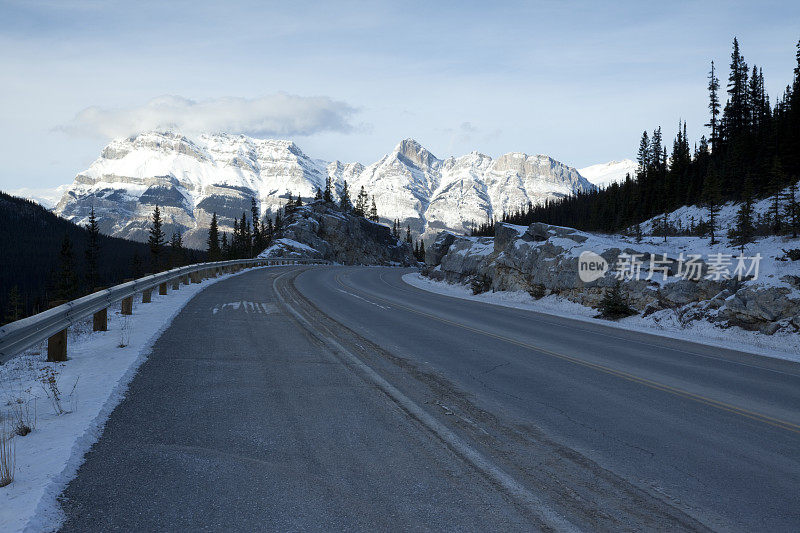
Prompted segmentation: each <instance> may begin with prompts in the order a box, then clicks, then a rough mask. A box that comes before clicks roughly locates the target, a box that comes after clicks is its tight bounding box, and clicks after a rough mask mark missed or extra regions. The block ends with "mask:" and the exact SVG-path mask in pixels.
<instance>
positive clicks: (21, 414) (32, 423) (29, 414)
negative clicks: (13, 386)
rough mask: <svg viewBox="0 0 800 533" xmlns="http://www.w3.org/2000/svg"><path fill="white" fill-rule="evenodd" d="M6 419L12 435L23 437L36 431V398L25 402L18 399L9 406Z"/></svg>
mask: <svg viewBox="0 0 800 533" xmlns="http://www.w3.org/2000/svg"><path fill="white" fill-rule="evenodd" d="M31 403H33V406H32V407H31ZM8 419H9V420H10V421H11V432H12V433H13V434H14V435H18V436H20V437H24V436H25V435H27V434H28V433H30V432H31V431H33V430H34V429H36V398H35V397H34V398H33V399H31V400H28V401H27V402H26V401H23V400H22V399H21V398H20V399H19V400H18V401H17V402H16V403H14V404H13V405H12V406H11V410H10V411H9V413H8Z"/></svg>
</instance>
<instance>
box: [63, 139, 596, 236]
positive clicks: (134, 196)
mask: <svg viewBox="0 0 800 533" xmlns="http://www.w3.org/2000/svg"><path fill="white" fill-rule="evenodd" d="M328 176H330V177H331V178H332V179H333V181H334V184H335V187H336V190H337V191H341V189H342V186H343V183H344V182H345V181H347V183H348V185H349V187H350V190H351V191H352V193H353V196H355V194H356V193H357V192H358V191H359V189H360V188H361V187H362V186H364V187H365V189H366V190H367V191H368V192H369V194H371V195H374V196H375V201H376V204H377V208H378V212H379V214H380V215H381V217H382V221H384V222H387V223H389V224H391V223H392V222H393V221H394V220H395V219H400V222H401V224H402V225H403V226H406V225H409V226H411V229H412V231H413V232H414V233H415V234H426V235H433V234H435V232H436V231H439V230H441V229H447V230H450V231H455V232H465V231H466V230H468V228H469V227H470V225H471V224H472V222H475V223H481V222H483V221H485V220H486V219H487V218H491V217H493V216H499V215H500V214H502V212H503V211H509V210H513V209H517V208H519V207H523V206H525V205H527V203H528V202H531V203H534V204H536V203H540V202H543V201H545V200H546V199H548V198H553V197H558V196H564V195H569V194H574V193H577V192H583V191H588V190H591V189H593V188H594V186H593V185H592V184H591V183H589V182H588V181H586V179H584V178H583V177H582V176H581V175H580V174H579V173H578V171H576V170H575V169H574V168H571V167H568V166H566V165H564V164H562V163H559V162H558V161H555V160H553V159H551V158H549V157H547V156H528V155H526V154H521V153H512V154H506V155H504V156H502V157H500V158H498V159H497V160H493V159H492V158H491V157H489V156H486V155H483V154H479V153H477V152H473V153H471V154H468V155H465V156H463V157H459V158H452V157H451V158H449V159H445V160H440V159H438V158H437V157H435V156H434V155H433V154H432V153H431V152H429V151H428V150H427V149H425V148H424V147H422V146H421V145H420V144H419V143H417V142H416V141H414V140H412V139H406V140H404V141H402V142H400V143H399V144H398V145H397V146H396V147H395V149H394V150H392V151H391V152H390V153H389V154H387V155H385V156H384V157H382V158H381V159H380V160H379V161H377V162H375V163H373V164H371V165H369V166H367V167H364V166H363V165H361V164H360V163H341V162H339V161H335V162H333V163H326V162H325V161H320V160H317V159H312V158H310V157H308V156H307V155H306V154H304V153H303V152H302V151H301V150H300V148H299V147H298V146H297V145H295V144H294V143H292V142H289V141H275V140H261V139H253V138H250V137H246V136H244V135H227V134H218V135H202V136H200V137H199V138H197V139H190V138H187V137H185V136H182V135H180V134H176V133H172V132H147V133H142V134H140V135H136V136H134V137H130V138H127V139H117V140H115V141H113V142H111V143H110V144H109V145H108V146H107V147H106V148H105V149H104V150H103V151H102V153H101V155H100V157H99V158H98V159H97V160H95V161H94V162H93V163H92V164H91V166H90V167H89V168H88V169H87V170H85V171H83V172H81V173H79V174H78V175H77V176H76V178H75V181H74V182H73V183H72V185H71V186H69V187H68V188H67V190H66V191H65V192H64V194H63V196H62V197H61V200H60V201H59V202H58V204H57V205H56V207H55V212H56V214H58V215H61V216H63V217H64V218H67V219H69V220H72V221H73V222H76V223H79V224H83V223H85V222H86V219H87V218H88V216H89V212H90V210H91V208H92V207H94V209H95V213H96V215H97V216H98V217H99V221H100V226H101V230H102V231H103V232H104V233H107V234H109V235H115V236H119V237H125V238H129V239H134V240H145V239H146V237H147V227H148V224H149V218H150V216H151V214H152V211H153V208H154V207H155V205H159V206H160V207H161V208H162V213H163V217H164V220H165V231H166V232H167V234H168V235H169V234H171V233H172V232H173V231H180V232H183V233H184V242H185V243H187V244H188V245H189V246H196V247H203V246H204V243H205V238H206V229H207V227H208V224H209V222H210V220H211V215H212V213H215V212H216V213H217V217H218V219H219V225H220V230H221V231H227V232H230V231H231V229H232V225H233V220H234V219H235V218H237V217H241V214H242V212H243V211H245V212H249V211H250V202H251V198H255V199H256V201H257V203H258V206H259V209H260V210H261V213H262V214H263V213H268V212H274V211H275V210H276V209H277V208H278V207H279V206H281V205H283V204H285V203H286V201H287V199H288V197H289V195H293V196H297V195H298V194H299V195H300V196H301V197H302V198H303V199H304V200H309V199H311V198H313V196H314V192H315V191H316V189H317V187H320V188H324V184H325V179H326V178H327V177H328Z"/></svg>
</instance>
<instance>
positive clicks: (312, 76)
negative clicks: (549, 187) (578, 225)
mask: <svg viewBox="0 0 800 533" xmlns="http://www.w3.org/2000/svg"><path fill="white" fill-rule="evenodd" d="M734 35H736V36H738V38H739V41H740V43H741V46H742V51H743V53H744V56H745V59H746V60H747V62H748V63H749V64H750V65H751V66H752V64H753V63H756V64H758V65H759V66H761V67H763V69H764V75H765V78H766V82H767V89H768V90H769V92H770V96H771V97H772V100H773V101H774V98H775V96H776V95H777V94H778V93H779V92H780V91H782V88H783V87H784V86H785V85H786V84H787V83H788V82H789V81H790V79H791V72H792V68H793V67H794V53H795V44H796V43H797V40H798V39H799V38H800V2H793V1H782V2H769V1H767V2H759V3H756V2H614V3H611V2H593V1H583V2H519V3H518V2H497V3H494V2H431V1H427V2H416V1H407V2H387V3H381V2H377V1H375V2H319V3H314V2H297V3H295V2H275V3H271V2H225V3H222V2H219V3H217V2H213V3H204V2H197V1H194V2H180V1H177V2H169V3H162V2H148V1H140V2H124V3H123V2H102V1H99V0H98V1H95V0H84V1H70V0H65V1H58V0H50V1H35V0H34V1H11V2H8V1H2V0H0V72H2V73H3V75H2V80H3V83H1V84H0V121H1V122H0V123H1V124H2V128H0V161H2V166H0V188H7V189H14V188H17V187H48V186H53V185H58V184H61V183H66V182H69V181H71V180H72V179H73V177H74V176H75V174H76V173H77V172H79V171H81V170H83V169H85V168H86V167H87V166H88V165H89V164H90V163H91V162H92V161H93V160H94V159H95V158H96V157H97V156H98V154H99V152H100V150H101V149H102V147H103V146H104V145H105V144H106V143H107V142H108V140H109V137H110V136H113V135H127V134H129V133H132V132H133V131H132V130H134V129H136V128H140V127H149V126H150V125H152V124H156V123H158V122H159V120H162V119H163V120H165V121H168V122H169V123H170V124H177V125H179V126H180V127H181V128H182V129H184V130H185V131H186V132H187V133H192V132H193V131H194V130H198V129H237V130H240V131H234V132H236V133H239V132H243V133H251V134H255V135H257V136H262V137H267V136H270V137H281V138H291V139H293V140H295V141H296V142H297V143H298V144H299V145H300V146H301V148H303V150H304V151H305V152H306V153H308V154H309V155H311V156H313V157H319V158H323V159H329V160H333V159H340V160H344V161H360V162H362V163H365V164H368V163H371V162H373V161H375V160H377V159H378V158H379V157H380V156H381V155H383V154H384V153H387V152H389V151H390V150H391V149H392V148H393V147H394V145H395V144H397V142H398V141H399V140H401V139H403V138H406V137H413V138H415V139H417V140H418V141H420V142H421V143H422V144H423V145H424V146H426V147H427V148H429V149H430V150H431V151H432V152H433V153H434V154H435V155H437V156H438V157H446V156H449V155H461V154H464V153H467V152H469V151H472V150H478V151H481V152H484V153H487V154H489V155H492V156H496V155H499V154H502V153H505V152H510V151H522V152H527V153H544V154H548V155H551V156H553V157H555V158H556V159H558V160H561V161H563V162H565V163H567V164H570V165H573V166H576V167H582V166H586V165H589V164H593V163H598V162H604V161H608V160H611V159H621V158H625V157H632V156H633V154H634V152H635V149H636V147H637V144H638V139H639V136H640V135H641V131H642V130H643V129H645V128H646V129H648V130H651V129H652V128H653V127H655V126H657V125H662V126H663V127H664V131H665V135H666V137H667V138H668V139H669V138H671V137H672V136H673V135H674V133H675V129H676V125H677V122H678V120H679V119H680V118H684V119H686V120H687V121H688V123H689V132H690V135H691V137H692V138H693V139H696V138H697V137H699V135H700V134H701V133H704V131H705V130H704V128H703V127H702V124H703V123H704V122H705V121H706V90H705V84H706V74H707V71H708V67H709V62H710V61H711V60H712V59H714V60H715V61H716V62H717V65H718V66H721V67H722V75H723V76H727V64H728V62H729V54H730V43H731V40H732V39H733V36H734Z"/></svg>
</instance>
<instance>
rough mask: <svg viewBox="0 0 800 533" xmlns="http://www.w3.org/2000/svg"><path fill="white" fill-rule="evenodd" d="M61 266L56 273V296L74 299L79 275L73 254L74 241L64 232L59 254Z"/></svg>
mask: <svg viewBox="0 0 800 533" xmlns="http://www.w3.org/2000/svg"><path fill="white" fill-rule="evenodd" d="M58 258H59V268H58V272H57V273H56V284H55V285H56V287H55V288H56V298H57V299H59V300H72V299H73V298H74V297H75V296H76V294H77V291H78V277H77V276H76V275H75V259H74V257H73V255H72V241H71V240H70V239H69V235H67V234H66V233H65V234H64V239H63V240H62V241H61V251H60V252H59V254H58Z"/></svg>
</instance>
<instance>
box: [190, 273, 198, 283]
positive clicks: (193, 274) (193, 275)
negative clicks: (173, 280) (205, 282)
mask: <svg viewBox="0 0 800 533" xmlns="http://www.w3.org/2000/svg"><path fill="white" fill-rule="evenodd" d="M190 277H191V278H192V283H200V273H199V272H192V273H191V274H190Z"/></svg>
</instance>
